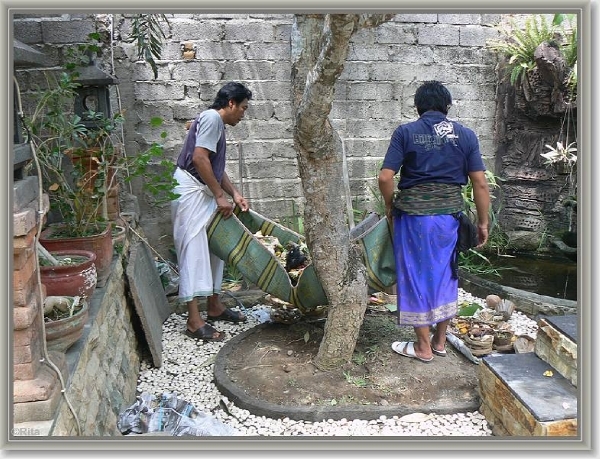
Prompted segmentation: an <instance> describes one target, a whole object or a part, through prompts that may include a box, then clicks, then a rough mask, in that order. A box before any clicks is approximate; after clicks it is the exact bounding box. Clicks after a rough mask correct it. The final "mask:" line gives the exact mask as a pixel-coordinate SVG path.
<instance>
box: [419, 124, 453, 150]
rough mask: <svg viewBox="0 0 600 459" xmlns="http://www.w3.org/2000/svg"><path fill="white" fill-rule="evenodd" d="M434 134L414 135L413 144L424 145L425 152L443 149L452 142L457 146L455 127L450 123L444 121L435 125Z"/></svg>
mask: <svg viewBox="0 0 600 459" xmlns="http://www.w3.org/2000/svg"><path fill="white" fill-rule="evenodd" d="M433 132H434V133H435V135H431V134H417V133H415V134H413V142H414V143H415V144H416V145H422V146H423V147H424V148H425V150H427V151H429V150H433V149H434V148H435V149H438V150H439V149H441V148H442V147H443V146H444V144H446V143H448V142H450V143H451V144H452V145H455V146H456V140H457V139H458V136H457V135H456V134H455V133H454V125H453V124H452V122H450V121H442V122H441V123H438V124H434V125H433Z"/></svg>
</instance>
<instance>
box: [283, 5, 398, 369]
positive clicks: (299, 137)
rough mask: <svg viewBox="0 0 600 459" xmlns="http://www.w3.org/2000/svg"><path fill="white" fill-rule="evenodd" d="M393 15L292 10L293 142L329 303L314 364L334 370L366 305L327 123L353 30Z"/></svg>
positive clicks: (311, 242) (346, 355) (311, 244)
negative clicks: (326, 13)
mask: <svg viewBox="0 0 600 459" xmlns="http://www.w3.org/2000/svg"><path fill="white" fill-rule="evenodd" d="M391 17H392V15H377V16H376V17H371V16H368V15H356V14H332V15H329V14H328V15H321V14H319V15H295V19H294V26H293V27H294V28H293V31H292V88H293V102H294V109H295V112H296V117H295V126H294V144H295V147H296V149H297V152H298V165H299V170H300V178H301V181H302V187H303V191H304V197H305V200H306V203H305V211H304V228H305V233H306V234H305V236H306V241H307V245H308V248H309V250H310V254H311V258H312V262H313V264H314V267H315V270H316V272H317V275H318V276H319V280H320V281H321V284H322V286H323V289H324V290H325V293H326V295H327V299H328V302H329V309H328V316H327V322H326V325H325V333H324V336H323V340H322V341H321V345H320V348H319V352H318V355H317V357H316V359H315V362H314V363H315V365H316V366H317V367H318V368H321V369H331V368H336V367H339V366H341V365H343V364H344V363H346V362H348V361H349V360H350V359H351V358H352V354H353V352H354V348H355V346H356V341H357V339H358V333H359V330H360V326H361V324H362V320H363V317H364V312H365V309H366V306H367V295H368V290H367V279H366V269H365V266H364V264H363V261H362V256H361V253H360V249H359V248H358V247H357V246H355V245H353V244H351V243H350V237H349V229H348V223H347V221H346V218H345V211H344V203H345V199H344V196H343V190H344V182H343V178H344V177H343V167H342V154H341V147H340V139H339V137H338V134H337V132H335V131H334V130H333V128H332V126H331V124H330V123H329V119H328V117H329V113H330V111H331V105H332V102H333V96H334V86H335V83H336V81H337V79H338V77H339V76H340V74H341V73H342V70H343V68H344V62H345V60H346V56H347V54H348V44H349V41H350V38H351V37H352V34H353V33H354V32H355V31H356V30H357V29H358V28H359V27H365V26H375V25H377V24H379V23H381V22H383V21H385V20H388V19H389V18H391Z"/></svg>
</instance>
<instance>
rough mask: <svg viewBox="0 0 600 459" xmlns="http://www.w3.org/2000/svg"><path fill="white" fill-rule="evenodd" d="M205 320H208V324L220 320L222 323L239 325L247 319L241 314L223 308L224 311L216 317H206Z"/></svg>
mask: <svg viewBox="0 0 600 459" xmlns="http://www.w3.org/2000/svg"><path fill="white" fill-rule="evenodd" d="M206 320H208V321H209V322H215V321H217V320H222V321H223V322H232V323H234V324H237V323H240V322H246V320H248V319H247V317H245V316H242V313H241V312H239V311H233V310H231V309H229V308H225V310H224V311H223V312H222V313H221V314H219V315H218V316H210V315H208V314H207V315H206Z"/></svg>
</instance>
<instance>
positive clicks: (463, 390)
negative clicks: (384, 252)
mask: <svg viewBox="0 0 600 459" xmlns="http://www.w3.org/2000/svg"><path fill="white" fill-rule="evenodd" d="M324 323H325V322H324V320H320V321H319V320H317V321H315V320H313V321H310V320H308V319H302V320H300V321H299V322H297V323H294V324H290V325H286V324H281V323H269V324H262V325H259V326H257V327H254V328H253V329H251V330H249V331H247V332H244V335H243V339H242V341H241V342H240V343H238V344H237V345H236V347H235V351H233V352H230V353H229V354H228V356H227V361H226V362H225V369H226V373H227V375H228V377H229V378H230V379H231V381H232V382H233V383H234V384H235V385H237V386H238V387H239V388H240V389H242V390H243V391H244V392H245V393H246V394H248V395H249V396H251V397H254V398H255V399H258V400H262V401H267V402H270V403H274V404H276V405H288V406H289V405H295V406H313V405H338V406H342V405H382V406H387V405H402V406H403V407H404V408H412V409H414V410H415V411H419V410H421V411H428V410H429V411H440V412H441V411H447V412H452V411H461V410H460V408H461V406H463V405H464V406H465V407H469V409H470V408H472V407H473V406H478V403H479V395H478V388H477V385H478V379H477V374H478V369H479V365H477V364H474V363H472V362H471V361H469V360H468V359H467V358H466V357H464V356H463V355H462V354H461V353H459V352H458V351H457V350H456V349H454V347H452V345H450V344H449V343H447V345H446V349H447V353H448V354H447V356H446V357H439V356H435V357H434V360H433V361H432V362H430V363H423V362H421V361H418V360H416V359H411V358H407V357H403V356H400V355H398V354H396V353H395V352H393V351H392V349H391V344H392V342H394V341H404V340H414V339H415V335H414V331H413V329H412V327H398V326H397V325H396V321H395V315H394V314H393V313H391V312H389V311H388V310H380V309H373V308H371V307H369V308H368V309H367V312H366V315H365V319H364V322H363V325H362V327H361V331H360V335H359V339H358V342H357V346H356V349H355V352H354V355H353V358H352V361H351V362H350V363H348V364H346V365H345V366H344V367H342V368H339V369H336V370H333V371H320V370H319V369H317V368H316V366H315V365H314V364H313V360H314V358H315V356H316V355H317V352H318V348H319V343H320V341H321V338H322V336H323V327H324ZM425 408H426V409H425Z"/></svg>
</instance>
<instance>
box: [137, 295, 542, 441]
mask: <svg viewBox="0 0 600 459" xmlns="http://www.w3.org/2000/svg"><path fill="white" fill-rule="evenodd" d="M463 300H466V301H469V302H477V303H479V304H481V305H482V306H485V301H484V300H483V299H480V298H475V297H473V296H472V295H470V294H469V293H466V292H464V291H463V290H462V289H461V290H459V302H460V301H463ZM269 309H270V307H269V306H266V305H257V306H254V307H252V308H247V309H246V315H247V316H248V321H247V322H246V323H244V324H238V325H234V324H227V323H223V322H221V323H220V324H219V329H220V330H223V331H225V332H226V333H227V337H228V338H231V337H233V336H235V335H237V334H239V333H241V332H242V331H245V330H247V329H249V328H251V327H254V326H256V325H257V324H259V323H261V322H264V321H265V319H266V318H268V315H269ZM186 316H187V314H185V313H184V314H179V313H175V314H172V315H171V316H170V317H168V318H167V320H166V321H165V323H164V325H163V339H162V345H163V354H162V361H163V364H162V366H161V367H160V368H155V367H154V366H153V365H152V363H151V362H149V361H143V362H142V364H141V368H140V375H139V379H138V386H137V391H138V395H140V394H142V393H144V392H145V393H149V394H153V395H155V396H157V397H159V396H160V395H161V394H163V393H171V394H175V395H176V396H177V398H179V399H183V400H185V401H188V402H190V403H191V404H192V405H194V407H195V408H197V409H198V410H199V411H201V412H204V413H207V414H209V415H211V416H213V417H214V418H216V420H217V421H218V423H223V424H225V425H226V426H228V427H230V428H233V429H234V430H235V432H236V433H237V434H238V435H241V436H469V437H473V436H477V437H479V436H491V435H492V433H491V430H490V428H489V426H488V423H487V421H486V419H485V418H484V416H483V415H482V414H481V413H479V412H478V411H474V412H463V413H455V414H451V415H437V414H424V413H413V414H411V415H407V416H403V417H398V416H393V417H385V416H382V417H380V418H379V419H377V420H360V419H342V420H337V421H334V420H326V421H322V422H310V421H296V420H291V419H287V418H286V419H270V418H266V417H264V416H254V415H253V414H251V413H250V412H248V411H247V410H244V409H241V408H238V407H237V406H235V405H234V404H233V403H232V402H230V401H229V400H228V399H227V398H226V397H225V396H223V395H222V394H221V393H220V392H219V391H218V390H217V388H216V386H215V384H214V383H213V382H212V380H213V363H214V359H215V356H216V354H217V352H218V351H219V349H220V348H221V347H222V346H223V345H224V344H225V341H223V342H218V343H214V342H208V343H203V342H197V341H195V340H192V339H190V338H188V337H186V336H185V335H184V334H183V331H184V330H185V327H186ZM508 322H509V324H510V325H511V328H512V330H513V332H515V335H520V334H529V335H530V336H531V337H532V338H535V337H536V333H537V325H536V322H535V321H533V320H531V319H529V318H528V317H527V316H526V315H524V314H522V313H520V312H519V311H515V312H513V314H512V316H511V318H510V320H509V321H508Z"/></svg>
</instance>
